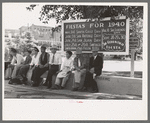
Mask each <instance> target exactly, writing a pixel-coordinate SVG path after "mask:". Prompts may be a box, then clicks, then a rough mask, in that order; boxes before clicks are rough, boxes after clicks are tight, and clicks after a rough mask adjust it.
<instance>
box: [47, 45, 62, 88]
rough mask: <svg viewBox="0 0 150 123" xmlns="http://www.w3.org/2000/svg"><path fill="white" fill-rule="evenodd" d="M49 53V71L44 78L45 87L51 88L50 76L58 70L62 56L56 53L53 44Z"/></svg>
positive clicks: (55, 47)
mask: <svg viewBox="0 0 150 123" xmlns="http://www.w3.org/2000/svg"><path fill="white" fill-rule="evenodd" d="M50 50H51V53H50V57H49V71H48V75H47V78H46V83H47V88H51V86H52V76H53V75H54V74H56V73H57V72H59V71H60V67H61V63H62V58H61V56H60V55H59V54H57V50H58V48H57V46H56V45H53V46H52V47H51V48H50Z"/></svg>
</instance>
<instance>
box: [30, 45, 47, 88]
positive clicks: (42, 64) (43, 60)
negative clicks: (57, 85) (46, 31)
mask: <svg viewBox="0 0 150 123" xmlns="http://www.w3.org/2000/svg"><path fill="white" fill-rule="evenodd" d="M45 50H46V46H45V45H43V46H41V55H40V58H39V64H38V67H36V68H35V69H34V71H33V73H32V77H31V80H32V86H38V85H39V84H40V77H41V75H42V74H43V73H45V72H46V71H47V70H48V69H49V53H47V52H45Z"/></svg>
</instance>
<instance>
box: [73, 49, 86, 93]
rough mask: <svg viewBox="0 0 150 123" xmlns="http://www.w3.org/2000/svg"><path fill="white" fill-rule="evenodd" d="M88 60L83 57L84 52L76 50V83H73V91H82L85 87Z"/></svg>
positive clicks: (74, 63)
mask: <svg viewBox="0 0 150 123" xmlns="http://www.w3.org/2000/svg"><path fill="white" fill-rule="evenodd" d="M86 63H87V62H86V59H85V58H84V57H83V56H82V50H81V49H79V48H78V49H77V50H76V57H75V58H74V62H73V65H74V68H75V72H74V83H73V89H72V91H80V90H82V88H83V86H84V80H85V75H86V67H87V64H86Z"/></svg>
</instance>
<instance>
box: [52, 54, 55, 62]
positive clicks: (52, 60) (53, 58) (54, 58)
mask: <svg viewBox="0 0 150 123" xmlns="http://www.w3.org/2000/svg"><path fill="white" fill-rule="evenodd" d="M54 59H55V54H53V58H52V63H54Z"/></svg>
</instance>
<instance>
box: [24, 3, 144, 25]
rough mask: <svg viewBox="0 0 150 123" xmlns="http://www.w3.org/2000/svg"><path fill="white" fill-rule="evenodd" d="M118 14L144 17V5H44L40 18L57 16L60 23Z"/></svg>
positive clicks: (29, 8) (46, 18)
mask: <svg viewBox="0 0 150 123" xmlns="http://www.w3.org/2000/svg"><path fill="white" fill-rule="evenodd" d="M36 6H38V5H37V4H32V5H30V6H29V7H26V8H27V10H29V11H32V10H34V8H35V7H36ZM116 16H126V17H127V18H130V19H131V20H132V19H133V18H134V19H139V18H141V19H143V6H87V5H86V6H85V5H80V6H79V5H43V6H42V8H41V11H40V17H39V19H40V20H41V21H42V22H43V23H48V22H49V20H50V19H52V18H55V19H56V22H57V23H60V22H61V21H62V20H67V19H72V20H75V19H102V18H105V17H111V18H112V19H115V17H116Z"/></svg>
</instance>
